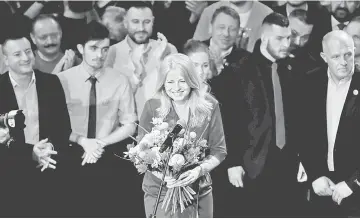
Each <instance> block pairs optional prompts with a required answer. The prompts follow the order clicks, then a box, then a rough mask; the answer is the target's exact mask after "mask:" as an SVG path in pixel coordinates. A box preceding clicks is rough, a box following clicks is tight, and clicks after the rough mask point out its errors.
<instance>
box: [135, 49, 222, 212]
mask: <svg viewBox="0 0 360 219" xmlns="http://www.w3.org/2000/svg"><path fill="white" fill-rule="evenodd" d="M158 78H159V80H158V86H157V91H158V97H159V99H150V100H148V101H147V102H146V104H145V107H144V110H143V113H142V115H141V118H140V126H141V127H142V128H143V129H139V139H141V138H142V137H143V136H144V134H145V133H146V132H145V130H147V131H149V132H150V131H151V130H152V128H153V127H154V126H153V125H154V124H153V123H152V121H153V118H161V119H162V120H163V121H165V122H167V123H169V126H173V125H175V124H176V121H178V120H182V121H186V125H184V126H183V127H184V128H185V127H186V128H185V129H187V130H188V131H189V132H194V133H195V134H196V136H200V138H201V137H202V138H203V139H205V140H206V141H207V142H208V145H209V155H207V157H206V158H205V159H204V160H203V161H202V162H201V164H200V165H198V166H195V167H193V168H192V169H190V170H188V171H185V172H184V173H183V174H181V175H180V176H179V177H178V178H176V180H175V182H174V183H173V186H174V187H176V188H177V187H184V186H190V187H191V188H192V189H193V190H194V191H195V192H196V194H195V195H194V198H195V199H197V201H193V202H192V203H189V204H188V205H187V206H186V207H185V209H184V211H182V210H181V211H180V208H179V209H177V210H175V211H174V212H172V211H171V210H168V209H167V208H165V209H163V208H162V207H160V206H162V203H163V202H164V200H165V194H166V192H167V191H168V189H169V188H163V190H162V193H161V195H160V199H159V207H158V208H157V211H156V217H196V216H199V217H212V216H213V198H212V188H211V178H210V174H209V172H210V171H211V170H213V169H214V168H215V167H217V166H218V165H219V164H220V163H221V162H222V161H223V160H224V159H225V156H226V146H225V139H224V131H223V127H222V119H221V114H220V109H219V103H218V102H217V101H216V100H215V98H213V97H211V95H210V94H209V93H208V92H207V91H205V90H204V89H201V83H202V82H201V79H200V77H199V75H198V74H196V72H195V68H194V64H193V63H192V61H191V60H190V58H189V57H187V56H186V55H183V54H179V53H178V54H172V55H169V56H167V57H166V58H165V59H164V61H163V62H162V63H161V67H160V71H159V77H158ZM197 146H198V145H197ZM160 178H161V176H159V174H156V173H153V172H149V171H148V172H146V173H145V176H144V181H143V191H144V192H145V197H144V204H145V212H146V216H150V214H151V213H152V212H153V210H154V208H155V203H156V195H157V193H158V192H159V189H160V185H161V180H160ZM168 186H169V185H168ZM174 209H175V208H174Z"/></svg>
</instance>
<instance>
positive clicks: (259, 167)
mask: <svg viewBox="0 0 360 219" xmlns="http://www.w3.org/2000/svg"><path fill="white" fill-rule="evenodd" d="M290 37H291V31H290V28H289V21H288V19H287V18H286V17H285V16H284V15H281V14H279V13H271V14H270V15H268V16H267V17H265V19H264V21H263V24H262V35H261V43H260V45H259V46H258V47H257V46H256V47H255V49H254V53H253V54H251V55H250V57H249V58H248V59H247V60H246V61H245V62H244V63H243V65H242V66H241V67H240V69H241V74H238V79H237V82H238V86H237V87H232V88H231V89H233V93H234V94H236V97H234V98H233V100H232V104H233V105H234V106H236V107H234V111H233V112H232V113H231V112H229V113H231V114H232V116H233V124H229V126H232V127H234V128H236V129H237V130H238V144H237V145H236V146H233V147H232V151H230V150H229V155H228V157H227V163H228V175H229V181H230V183H231V184H232V185H233V186H235V187H237V188H236V189H238V190H241V188H240V187H243V189H244V192H245V194H244V196H245V197H244V198H245V200H246V202H243V204H242V206H241V210H240V209H239V211H244V212H245V213H244V215H245V217H294V216H299V215H300V214H301V213H302V212H301V210H299V208H298V200H299V198H300V196H299V195H300V193H299V190H298V189H297V187H296V186H297V181H296V178H297V172H298V167H299V162H298V159H297V153H296V152H297V151H296V147H295V146H294V144H293V142H292V135H293V127H292V125H293V115H292V114H293V111H292V105H293V104H292V101H294V100H293V96H292V94H293V88H294V86H293V83H292V78H291V77H292V73H291V71H290V70H289V69H288V68H287V67H286V66H287V65H286V64H285V65H283V59H285V58H286V57H287V56H288V51H289V46H290ZM223 104H224V103H223ZM239 208H240V206H239ZM243 209H244V210H243Z"/></svg>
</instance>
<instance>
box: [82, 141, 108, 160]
mask: <svg viewBox="0 0 360 219" xmlns="http://www.w3.org/2000/svg"><path fill="white" fill-rule="evenodd" d="M79 144H80V145H81V146H82V147H83V149H84V151H85V153H84V155H83V156H82V158H83V162H82V163H81V165H83V166H84V165H85V164H86V163H95V162H96V161H97V160H98V159H99V158H100V157H101V155H102V153H103V152H104V149H103V147H104V145H105V143H103V142H102V141H100V140H98V139H95V138H91V139H90V138H81V139H80V141H79Z"/></svg>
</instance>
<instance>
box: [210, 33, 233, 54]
mask: <svg viewBox="0 0 360 219" xmlns="http://www.w3.org/2000/svg"><path fill="white" fill-rule="evenodd" d="M214 47H217V45H216V44H215V43H214V41H213V39H212V38H211V39H210V45H209V48H214ZM232 50H233V46H232V47H230V48H229V49H228V50H226V51H221V52H220V57H222V58H226V56H228V55H229V54H230V53H231V52H232Z"/></svg>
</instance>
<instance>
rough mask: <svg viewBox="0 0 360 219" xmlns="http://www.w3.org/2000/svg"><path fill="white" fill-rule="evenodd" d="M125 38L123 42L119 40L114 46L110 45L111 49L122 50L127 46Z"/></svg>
mask: <svg viewBox="0 0 360 219" xmlns="http://www.w3.org/2000/svg"><path fill="white" fill-rule="evenodd" d="M126 40H127V38H126V37H125V38H124V39H123V40H121V41H120V42H118V43H115V44H114V45H112V46H111V47H112V48H115V49H121V48H123V47H124V46H126V45H128V44H127V42H126ZM111 47H110V48H111Z"/></svg>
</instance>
